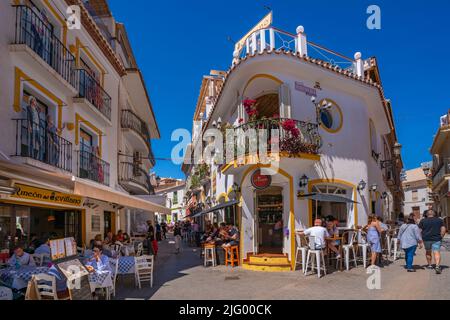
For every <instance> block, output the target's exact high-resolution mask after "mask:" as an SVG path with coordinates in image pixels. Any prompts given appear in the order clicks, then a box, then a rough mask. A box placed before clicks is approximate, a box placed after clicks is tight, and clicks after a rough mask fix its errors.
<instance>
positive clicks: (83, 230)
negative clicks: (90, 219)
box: [81, 209, 87, 245]
mask: <svg viewBox="0 0 450 320" xmlns="http://www.w3.org/2000/svg"><path fill="white" fill-rule="evenodd" d="M86 228H87V226H86V209H83V210H81V242H82V244H83V245H86Z"/></svg>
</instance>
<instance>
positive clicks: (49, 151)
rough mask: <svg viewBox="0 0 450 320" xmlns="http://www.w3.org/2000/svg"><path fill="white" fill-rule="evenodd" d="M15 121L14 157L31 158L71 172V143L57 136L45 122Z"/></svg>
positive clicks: (54, 130)
mask: <svg viewBox="0 0 450 320" xmlns="http://www.w3.org/2000/svg"><path fill="white" fill-rule="evenodd" d="M14 121H16V154H15V155H16V156H18V157H24V158H31V159H34V160H38V161H40V162H43V163H46V164H48V165H51V166H53V167H56V168H59V169H62V170H65V171H68V172H72V143H71V142H69V141H67V140H66V139H64V138H62V137H61V136H59V135H58V134H57V132H56V129H52V128H49V127H48V125H47V124H46V123H45V122H42V123H34V122H32V120H29V119H15V120H14Z"/></svg>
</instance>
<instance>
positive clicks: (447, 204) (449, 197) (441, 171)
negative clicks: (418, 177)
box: [430, 109, 450, 227]
mask: <svg viewBox="0 0 450 320" xmlns="http://www.w3.org/2000/svg"><path fill="white" fill-rule="evenodd" d="M449 120H450V109H449V110H448V111H447V114H446V115H444V116H442V117H441V119H440V127H439V129H438V131H437V133H436V135H435V136H434V140H433V145H432V146H431V149H430V153H431V154H432V156H433V169H432V171H431V176H432V180H433V194H434V196H435V199H434V200H435V206H436V211H437V212H438V214H439V215H440V216H441V217H443V218H446V222H447V227H449V226H450V221H449V217H450V121H449Z"/></svg>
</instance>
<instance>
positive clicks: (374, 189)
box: [370, 183, 378, 192]
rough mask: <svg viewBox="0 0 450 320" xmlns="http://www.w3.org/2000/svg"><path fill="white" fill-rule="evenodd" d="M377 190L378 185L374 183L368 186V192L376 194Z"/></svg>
mask: <svg viewBox="0 0 450 320" xmlns="http://www.w3.org/2000/svg"><path fill="white" fill-rule="evenodd" d="M377 189H378V185H377V184H376V183H374V184H373V185H371V186H370V190H371V191H373V192H376V191H377Z"/></svg>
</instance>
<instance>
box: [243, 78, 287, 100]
mask: <svg viewBox="0 0 450 320" xmlns="http://www.w3.org/2000/svg"><path fill="white" fill-rule="evenodd" d="M259 78H265V79H270V80H273V81H275V82H276V83H277V84H279V85H282V84H283V81H281V80H280V79H278V78H277V77H275V76H272V75H270V74H266V73H259V74H255V75H254V76H253V77H251V78H250V80H248V81H247V84H246V85H245V87H244V90H243V91H242V96H243V97H245V92H246V91H247V88H248V87H249V85H250V84H251V83H252V82H253V81H255V80H256V79H259Z"/></svg>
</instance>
